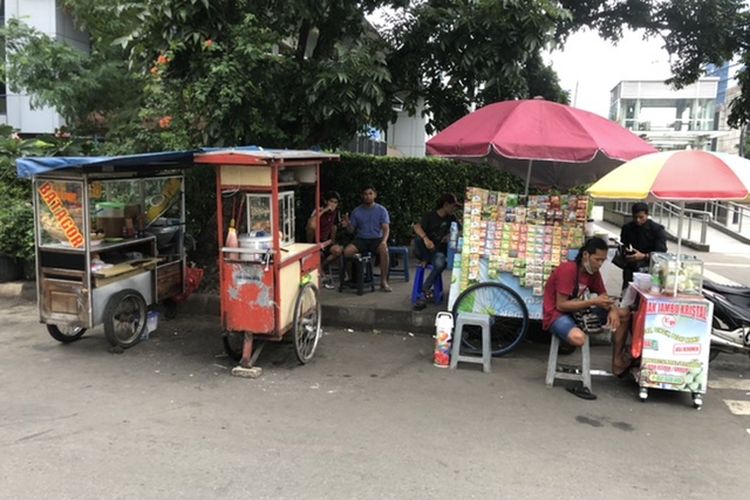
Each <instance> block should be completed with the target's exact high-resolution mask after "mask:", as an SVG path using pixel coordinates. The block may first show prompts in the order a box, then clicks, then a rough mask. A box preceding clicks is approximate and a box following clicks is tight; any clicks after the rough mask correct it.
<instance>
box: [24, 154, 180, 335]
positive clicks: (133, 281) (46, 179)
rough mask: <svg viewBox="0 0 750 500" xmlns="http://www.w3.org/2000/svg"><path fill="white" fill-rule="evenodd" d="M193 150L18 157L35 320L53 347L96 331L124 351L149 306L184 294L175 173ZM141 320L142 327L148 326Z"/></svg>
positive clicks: (148, 318)
mask: <svg viewBox="0 0 750 500" xmlns="http://www.w3.org/2000/svg"><path fill="white" fill-rule="evenodd" d="M192 158H193V153H192V152H170V153H154V154H143V155H132V156H120V157H80V158H73V157H66V158H22V159H19V160H18V161H17V171H18V175H19V177H26V178H28V177H31V178H32V190H33V203H34V235H35V242H36V283H37V305H38V310H39V320H40V321H41V322H42V323H45V324H46V326H47V331H48V332H49V334H50V335H51V336H52V337H53V338H54V339H56V340H58V341H60V342H73V341H75V340H78V339H79V338H80V337H81V336H82V335H83V334H84V332H85V331H86V330H87V329H89V328H94V327H96V326H98V325H102V324H103V325H104V333H105V336H106V338H107V340H108V341H109V342H110V343H111V344H112V345H113V346H119V347H121V348H128V347H131V346H133V345H135V344H136V343H138V341H139V340H140V339H141V337H142V336H143V335H144V333H146V332H148V331H149V330H147V328H153V327H154V323H156V321H158V316H155V315H153V314H151V313H150V312H149V308H150V307H151V306H153V305H154V304H156V303H158V302H163V301H165V300H167V299H170V298H174V297H176V296H178V295H180V294H182V293H183V292H184V290H185V288H184V287H185V272H186V257H185V243H184V237H185V196H184V192H185V189H184V184H185V180H184V169H185V168H187V167H190V166H191V165H192ZM149 323H150V324H149Z"/></svg>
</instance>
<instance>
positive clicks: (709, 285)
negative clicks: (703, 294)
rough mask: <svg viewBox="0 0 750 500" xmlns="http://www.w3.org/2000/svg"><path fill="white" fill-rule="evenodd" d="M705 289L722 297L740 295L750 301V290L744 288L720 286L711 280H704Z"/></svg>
mask: <svg viewBox="0 0 750 500" xmlns="http://www.w3.org/2000/svg"><path fill="white" fill-rule="evenodd" d="M703 288H706V289H708V290H710V291H712V292H716V293H720V294H722V295H725V296H726V295H739V296H741V297H746V298H748V299H750V288H748V287H744V286H732V285H720V284H719V283H716V282H713V281H711V280H707V279H704V280H703Z"/></svg>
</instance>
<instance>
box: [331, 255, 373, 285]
mask: <svg viewBox="0 0 750 500" xmlns="http://www.w3.org/2000/svg"><path fill="white" fill-rule="evenodd" d="M347 260H349V261H351V262H352V273H353V274H354V281H355V283H356V288H357V295H362V294H364V292H365V282H368V281H369V283H370V291H371V292H374V291H375V278H374V276H373V273H372V254H370V253H366V254H355V255H354V256H352V257H344V256H343V255H341V258H340V259H339V292H342V291H343V290H344V286H346V261H347Z"/></svg>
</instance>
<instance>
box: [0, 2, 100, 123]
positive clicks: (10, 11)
mask: <svg viewBox="0 0 750 500" xmlns="http://www.w3.org/2000/svg"><path fill="white" fill-rule="evenodd" d="M62 3H63V2H61V1H60V0H0V9H2V11H0V17H2V21H3V23H4V22H5V19H10V18H14V17H15V18H19V19H20V20H21V21H23V22H24V23H26V24H28V25H29V26H32V27H34V28H36V29H37V30H39V31H41V32H42V33H44V34H46V35H48V36H50V37H53V38H55V39H57V40H59V41H64V42H66V43H68V44H70V45H71V46H73V47H76V48H78V49H80V50H82V51H88V50H89V40H88V36H87V35H86V33H84V32H81V31H79V30H77V29H76V27H75V26H74V24H73V19H72V17H71V16H70V15H69V14H68V13H67V12H66V11H65V9H63V5H62ZM3 89H5V90H6V92H7V93H6V92H3V93H4V95H2V96H0V122H2V123H7V124H9V125H11V126H13V127H14V128H17V129H19V130H20V131H21V133H24V134H42V133H51V132H54V131H55V129H57V128H60V127H61V126H62V125H64V121H63V119H62V117H61V116H60V115H59V114H58V113H57V112H55V110H54V109H53V108H49V107H42V108H36V109H32V107H31V99H30V97H29V96H28V95H26V94H18V93H13V92H10V89H9V85H4V86H3V87H1V88H0V90H3Z"/></svg>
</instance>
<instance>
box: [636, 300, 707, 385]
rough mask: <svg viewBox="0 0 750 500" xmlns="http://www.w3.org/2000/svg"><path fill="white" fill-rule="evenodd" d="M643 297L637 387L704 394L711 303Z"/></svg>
mask: <svg viewBox="0 0 750 500" xmlns="http://www.w3.org/2000/svg"><path fill="white" fill-rule="evenodd" d="M644 298H645V300H646V304H645V320H644V330H643V333H644V335H643V351H642V356H641V372H640V381H639V384H640V386H641V387H650V388H657V389H669V390H673V391H686V392H692V393H694V394H695V393H699V394H704V393H705V392H706V386H707V383H708V355H709V351H710V348H711V318H712V316H713V304H712V303H710V302H708V301H707V300H704V299H696V298H690V297H685V298H681V297H676V298H675V297H663V298H662V297H654V296H645V297H644Z"/></svg>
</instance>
